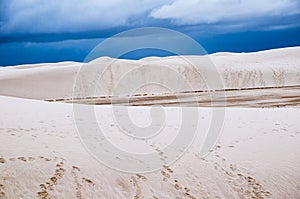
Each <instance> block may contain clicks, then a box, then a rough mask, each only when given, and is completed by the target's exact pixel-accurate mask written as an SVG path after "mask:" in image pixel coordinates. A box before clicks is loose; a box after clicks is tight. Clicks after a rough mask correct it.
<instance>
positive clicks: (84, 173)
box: [0, 47, 300, 199]
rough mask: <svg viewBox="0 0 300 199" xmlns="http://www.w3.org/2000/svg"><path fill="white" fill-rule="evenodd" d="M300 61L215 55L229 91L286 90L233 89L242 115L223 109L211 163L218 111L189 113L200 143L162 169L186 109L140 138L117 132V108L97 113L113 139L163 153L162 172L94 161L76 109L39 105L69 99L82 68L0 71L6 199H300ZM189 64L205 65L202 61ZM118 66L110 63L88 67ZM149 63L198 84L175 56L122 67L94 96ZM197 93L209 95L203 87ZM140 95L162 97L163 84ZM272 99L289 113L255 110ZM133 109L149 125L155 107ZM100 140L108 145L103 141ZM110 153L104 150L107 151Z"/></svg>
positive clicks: (281, 54)
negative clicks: (210, 139)
mask: <svg viewBox="0 0 300 199" xmlns="http://www.w3.org/2000/svg"><path fill="white" fill-rule="evenodd" d="M299 55H300V47H295V48H287V49H277V50H271V51H265V52H257V53H242V54H237V53H217V54H213V55H210V58H211V60H212V62H213V63H214V64H215V66H216V67H217V69H218V71H219V72H220V74H221V78H222V80H223V81H224V84H225V88H226V89H232V88H234V89H241V88H257V87H260V88H264V87H279V88H276V89H277V90H276V89H275V90H272V95H271V94H270V93H268V92H269V91H265V90H264V91H263V92H261V93H257V92H256V90H255V89H254V90H244V91H238V90H235V91H234V94H232V95H233V97H232V98H233V99H234V100H233V102H232V103H233V104H235V103H239V104H240V105H239V106H240V107H242V108H232V107H231V108H226V109H225V119H224V122H223V124H222V125H223V128H222V130H221V134H220V137H219V139H218V141H217V143H216V145H215V146H214V147H213V148H212V149H211V150H210V152H209V153H208V154H207V155H206V156H205V157H200V156H199V150H200V148H201V145H202V144H203V137H204V136H205V132H207V130H208V129H209V128H210V126H209V125H210V122H211V120H212V117H213V116H212V108H211V107H191V108H190V109H192V110H196V111H197V113H198V116H199V118H200V121H199V128H198V129H197V136H196V137H195V140H194V142H193V144H192V145H191V146H190V148H189V149H188V150H187V151H186V152H185V153H184V155H183V156H182V157H181V158H179V160H178V161H176V162H174V163H173V164H170V165H165V160H166V159H168V158H169V157H168V154H164V153H162V148H163V147H164V146H166V145H167V144H168V143H169V142H172V139H173V138H174V136H176V132H178V129H179V128H180V125H181V123H180V120H181V112H180V107H176V106H175V107H164V108H163V110H164V111H165V113H166V122H165V124H164V128H163V129H162V131H161V133H159V134H158V135H157V136H154V137H153V138H151V139H148V140H136V139H133V138H130V137H128V136H126V135H124V134H123V133H122V131H121V130H120V129H119V128H118V124H117V123H116V121H115V118H114V116H113V114H112V111H113V106H111V105H102V106H94V108H95V116H96V118H97V119H98V121H97V122H98V124H99V126H101V128H102V129H104V131H105V133H106V134H105V135H106V139H108V140H109V141H111V142H113V143H114V144H115V145H116V146H118V147H120V148H122V149H124V150H127V151H130V152H137V151H139V150H145V151H147V152H155V151H156V152H157V151H158V152H159V153H158V155H159V156H161V157H160V158H161V167H160V169H158V170H156V171H153V172H148V173H125V172H120V171H116V170H114V169H110V168H109V167H107V166H104V165H103V164H101V163H100V162H98V161H96V160H95V159H94V158H93V157H92V156H91V154H90V153H89V152H87V150H86V147H85V146H84V145H83V144H82V142H81V139H80V137H81V135H80V134H78V131H77V127H76V124H75V118H74V112H73V111H74V109H73V105H72V104H68V103H58V102H46V101H41V100H40V99H64V98H65V99H68V98H72V95H73V84H74V81H75V79H76V75H77V74H78V71H79V69H80V66H82V64H81V63H75V62H67V63H57V64H38V65H25V66H14V67H5V68H0V95H1V96H0V110H1V117H0V198H135V199H137V198H300V169H299V168H300V145H299V143H300V125H299V121H298V120H299V113H300V111H299V110H300V109H299V106H298V103H299V95H298V96H297V90H298V89H299V87H297V86H299V85H300V56H299ZM188 59H189V60H190V61H193V60H194V61H193V63H197V61H199V62H198V63H202V62H201V60H202V58H199V57H196V56H189V58H188ZM111 60H112V59H111V58H108V57H104V58H100V59H98V60H95V61H93V62H91V63H88V64H90V65H91V66H93V65H95V64H105V63H109V62H110V61H111ZM88 64H87V65H88ZM144 65H146V66H148V65H149V66H164V65H168V66H172V67H174V68H175V70H177V71H178V72H180V74H183V75H184V76H185V77H186V79H188V80H190V81H191V83H193V82H198V80H200V79H197V78H196V79H193V78H192V77H194V74H193V71H192V70H191V67H190V66H189V65H187V64H186V62H184V61H182V59H180V58H178V57H167V58H153V57H151V58H145V59H142V60H139V61H131V60H115V62H114V63H113V65H112V66H111V67H110V68H109V70H108V71H107V74H105V76H104V78H103V80H102V83H105V82H106V84H100V85H99V87H98V88H97V92H96V93H95V96H103V95H104V96H107V95H110V94H111V91H112V88H113V87H114V86H113V85H114V84H115V83H116V82H118V80H119V79H120V78H121V74H123V73H125V72H126V71H129V70H131V69H132V68H135V67H137V68H138V67H141V66H144ZM183 69H185V70H183ZM111 77H113V78H111ZM137 78H138V77H137ZM200 82H201V81H200ZM194 86H195V88H197V89H198V90H205V89H207V88H206V86H205V84H202V83H200V84H196V83H194ZM288 86H290V87H291V88H293V89H287V88H288ZM281 87H282V88H281ZM139 92H140V93H146V94H153V93H154V94H156V95H157V94H161V90H159V88H157V87H151V88H147V89H144V90H143V89H141V90H140V91H139ZM149 92H150V93H149ZM176 92H177V91H176ZM179 92H180V91H179ZM250 95H253V96H252V98H251V96H250ZM268 95H271V96H272V97H274V96H276V100H277V101H276V100H273V101H272V102H270V103H272V107H274V106H275V105H276V103H277V104H279V103H282V104H283V105H284V104H288V103H289V107H284V108H248V107H257V106H254V104H255V100H256V99H258V98H260V100H263V98H265V97H266V96H268ZM201 97H202V98H200V100H204V98H205V96H201ZM229 97H230V96H229ZM288 97H289V98H288ZM25 98H28V99H25ZM244 98H247V100H248V101H247V100H246V101H245V100H244ZM287 98H288V99H289V101H286V99H287ZM280 99H282V100H280ZM243 100H244V101H243ZM268 100H269V98H268ZM165 101H166V103H168V99H165ZM250 101H251V102H250ZM144 102H145V101H144ZM169 102H170V100H169ZM159 103H161V101H159ZM159 103H158V104H159ZM249 103H251V104H252V105H253V106H252V105H251V104H249ZM273 105H274V106H273ZM78 106H80V107H90V106H91V105H78ZM129 109H130V111H132V112H131V113H132V114H131V119H132V120H133V121H135V122H136V123H138V124H139V125H141V126H147V125H149V122H151V114H150V111H149V110H150V107H145V106H140V107H129ZM217 109H221V108H217ZM149 118H150V119H149ZM84 119H86V118H85V117H84V116H83V118H82V120H84ZM77 122H78V118H77ZM90 130H91V129H89V128H87V129H86V132H89V131H90ZM187 133H188V132H187ZM91 139H93V138H91ZM96 142H99V144H100V146H102V145H101V143H102V142H101V140H96ZM103 150H104V151H105V150H107V149H106V148H105V147H104V146H103ZM174 150H182V149H174ZM110 152H111V151H108V152H107V153H108V154H111V156H112V157H113V158H114V159H116V160H119V159H120V157H119V156H118V155H116V154H113V153H110ZM120 161H121V159H120ZM148 163H149V162H147V161H146V162H140V164H141V165H144V164H145V165H146V164H148Z"/></svg>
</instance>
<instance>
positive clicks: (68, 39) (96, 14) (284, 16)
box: [0, 0, 300, 66]
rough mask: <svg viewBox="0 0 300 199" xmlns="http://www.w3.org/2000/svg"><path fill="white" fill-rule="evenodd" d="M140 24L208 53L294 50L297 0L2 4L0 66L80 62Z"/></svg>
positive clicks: (25, 0)
mask: <svg viewBox="0 0 300 199" xmlns="http://www.w3.org/2000/svg"><path fill="white" fill-rule="evenodd" d="M142 27H163V28H169V29H172V30H176V31H179V32H182V33H184V34H186V35H188V36H190V37H192V38H193V39H195V40H196V41H197V42H198V43H199V44H200V45H202V46H203V47H204V48H205V50H206V51H207V52H208V53H214V52H221V51H222V52H224V51H226V52H253V51H259V50H267V49H273V48H282V47H292V46H300V37H299V35H300V1H299V0H263V1H262V0H126V1H125V0H109V1H106V0H89V1H87V0H49V1H41V0H0V66H7V65H17V64H27V63H41V62H59V61H83V60H84V58H85V57H86V56H87V55H88V53H89V52H90V51H91V50H92V49H93V48H94V47H95V46H97V45H98V44H99V43H100V42H102V41H104V40H105V39H107V38H109V37H111V36H113V35H115V34H118V33H120V32H122V31H126V30H130V29H134V28H142ZM167 55H170V53H168V52H162V51H157V50H151V49H150V50H144V51H139V52H132V53H128V54H127V55H124V56H123V57H122V58H128V59H139V58H142V57H145V56H167Z"/></svg>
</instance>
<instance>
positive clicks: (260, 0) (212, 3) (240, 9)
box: [150, 0, 300, 25]
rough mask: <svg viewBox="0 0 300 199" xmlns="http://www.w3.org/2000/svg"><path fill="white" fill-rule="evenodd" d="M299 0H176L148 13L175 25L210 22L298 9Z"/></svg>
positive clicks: (281, 14)
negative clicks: (168, 20)
mask: <svg viewBox="0 0 300 199" xmlns="http://www.w3.org/2000/svg"><path fill="white" fill-rule="evenodd" d="M299 8H300V2H299V0H175V1H174V2H173V3H171V4H167V5H163V6H161V7H160V8H157V9H154V10H153V11H152V12H151V13H150V16H151V17H153V18H156V19H170V20H171V22H172V23H173V24H176V25H193V24H211V23H219V22H228V21H241V20H249V19H255V18H259V17H271V16H287V15H293V14H298V13H299V12H300V9H299Z"/></svg>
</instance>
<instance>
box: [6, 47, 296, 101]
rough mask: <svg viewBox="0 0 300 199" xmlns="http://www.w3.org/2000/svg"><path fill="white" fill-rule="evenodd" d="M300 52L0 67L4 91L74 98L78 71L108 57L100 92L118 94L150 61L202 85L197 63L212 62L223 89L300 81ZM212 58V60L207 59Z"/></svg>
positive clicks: (203, 66) (198, 87)
mask: <svg viewBox="0 0 300 199" xmlns="http://www.w3.org/2000/svg"><path fill="white" fill-rule="evenodd" d="M299 54H300V47H294V48H286V49H277V50H270V51H263V52H257V53H240V54H239V53H216V54H212V55H209V56H205V58H203V57H202V56H186V57H176V56H172V57H164V58H158V57H150V58H144V59H141V60H138V61H134V60H122V59H112V58H109V57H102V58H99V59H97V60H94V61H92V62H90V63H76V62H62V63H56V64H32V65H21V66H13V67H4V68H0V94H1V95H6V96H15V97H25V98H31V99H63V98H68V99H69V98H72V96H73V89H74V83H75V81H76V76H77V74H78V72H79V70H80V68H81V67H83V65H84V66H86V65H89V66H91V67H92V66H99V67H106V66H107V65H108V63H109V64H110V63H111V64H110V66H109V68H108V69H107V70H105V73H104V74H103V76H102V79H101V80H99V82H98V84H97V88H96V91H95V93H94V96H110V95H112V92H113V88H114V87H115V86H116V84H117V83H118V82H119V80H120V78H121V77H122V75H123V74H125V73H126V72H128V71H130V70H132V69H135V68H139V67H142V66H145V65H147V67H159V66H160V65H166V66H169V67H170V68H172V69H174V70H175V71H177V72H178V74H180V75H181V76H182V77H183V78H185V79H186V80H187V81H188V83H190V84H191V85H192V88H193V89H194V90H196V91H203V90H207V89H208V88H207V85H206V82H205V80H204V79H203V77H201V76H200V75H199V73H198V72H199V71H198V72H197V71H195V67H196V68H198V69H200V74H201V75H203V76H204V78H207V77H205V72H206V71H207V70H210V68H211V66H214V67H216V69H217V71H218V72H219V73H220V78H221V79H222V81H223V82H224V88H219V89H241V88H260V87H282V86H294V85H299V84H300V72H299V71H300V66H299V62H300V56H299ZM207 60H210V61H211V62H212V63H209V64H207ZM187 61H188V62H187ZM192 64H193V65H194V66H195V67H194V66H193V65H192ZM20 69H22V70H20ZM112 78H113V79H112ZM162 78H163V77H162ZM174 84H176V82H174ZM16 85H18V86H16ZM157 89H158V88H157V87H155V88H154V87H153V88H148V89H147V90H143V89H142V90H139V93H137V94H144V93H148V94H151V93H152V94H160V93H161V92H162V91H161V90H159V89H158V90H157ZM217 89H218V88H217ZM45 90H46V91H47V92H45ZM173 92H182V90H177V91H176V90H175V91H173ZM94 96H90V97H94Z"/></svg>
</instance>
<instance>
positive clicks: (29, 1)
mask: <svg viewBox="0 0 300 199" xmlns="http://www.w3.org/2000/svg"><path fill="white" fill-rule="evenodd" d="M166 3H170V0H153V1H148V0H130V1H122V0H108V1H98V0H89V1H86V0H51V1H41V0H22V1H19V0H1V2H0V8H1V9H0V11H1V12H2V14H1V20H0V22H1V23H0V32H2V33H11V32H21V33H22V32H27V33H39V32H47V33H51V32H78V31H89V30H99V29H100V30H103V29H107V28H111V27H117V26H130V25H131V19H132V18H134V17H139V16H141V15H145V14H146V15H147V14H148V13H149V12H151V10H152V9H155V8H157V7H160V6H162V5H164V4H166ZM3 12H4V13H3ZM1 24H2V25H1Z"/></svg>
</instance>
